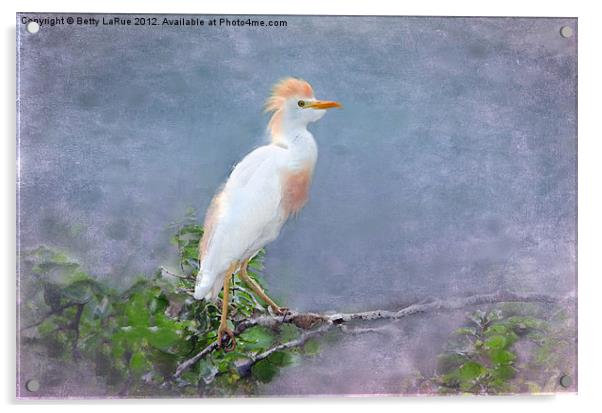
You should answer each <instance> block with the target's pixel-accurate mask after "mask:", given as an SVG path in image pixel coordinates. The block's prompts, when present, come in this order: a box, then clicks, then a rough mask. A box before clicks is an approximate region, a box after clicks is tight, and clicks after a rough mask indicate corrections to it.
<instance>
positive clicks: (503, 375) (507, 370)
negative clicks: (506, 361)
mask: <svg viewBox="0 0 602 413" xmlns="http://www.w3.org/2000/svg"><path fill="white" fill-rule="evenodd" d="M492 373H493V376H494V377H495V378H497V379H500V380H503V381H508V380H510V379H512V378H513V377H514V375H515V373H516V370H515V369H514V367H512V366H507V365H499V366H496V367H495V368H493V369H492Z"/></svg>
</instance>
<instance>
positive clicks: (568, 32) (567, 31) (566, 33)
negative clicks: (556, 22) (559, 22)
mask: <svg viewBox="0 0 602 413" xmlns="http://www.w3.org/2000/svg"><path fill="white" fill-rule="evenodd" d="M560 35H561V36H562V37H564V38H565V39H568V38H569V37H573V29H572V28H571V27H570V26H562V27H561V28H560Z"/></svg>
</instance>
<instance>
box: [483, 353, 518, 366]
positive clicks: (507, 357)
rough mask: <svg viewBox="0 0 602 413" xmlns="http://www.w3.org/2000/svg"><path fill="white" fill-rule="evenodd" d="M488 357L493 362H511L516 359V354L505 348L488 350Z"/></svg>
mask: <svg viewBox="0 0 602 413" xmlns="http://www.w3.org/2000/svg"><path fill="white" fill-rule="evenodd" d="M489 358H490V359H491V362H492V363H494V364H511V363H512V362H513V361H514V360H515V359H516V355H515V354H514V353H511V352H510V351H507V350H502V349H496V350H491V351H490V352H489Z"/></svg>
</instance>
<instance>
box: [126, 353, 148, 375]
mask: <svg viewBox="0 0 602 413" xmlns="http://www.w3.org/2000/svg"><path fill="white" fill-rule="evenodd" d="M147 364H148V362H147V360H146V357H145V356H144V353H141V352H138V353H134V354H133V355H132V358H131V359H130V370H131V371H132V373H134V374H136V375H140V374H142V373H143V372H144V369H145V368H146V366H147Z"/></svg>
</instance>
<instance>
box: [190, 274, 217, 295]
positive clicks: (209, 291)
mask: <svg viewBox="0 0 602 413" xmlns="http://www.w3.org/2000/svg"><path fill="white" fill-rule="evenodd" d="M217 278H218V275H217V274H212V273H209V272H208V271H203V270H201V271H199V274H198V275H197V279H196V285H195V286H194V298H195V300H202V299H203V298H204V299H206V300H211V301H213V300H215V299H216V298H217V296H218V294H219V291H220V288H216V286H219V283H218V282H216V281H217Z"/></svg>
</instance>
